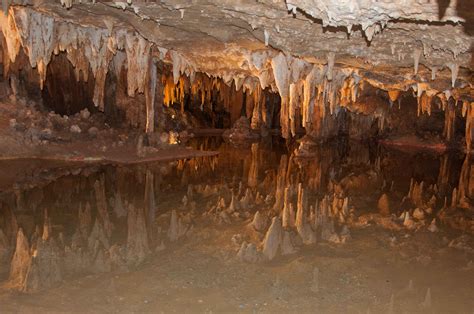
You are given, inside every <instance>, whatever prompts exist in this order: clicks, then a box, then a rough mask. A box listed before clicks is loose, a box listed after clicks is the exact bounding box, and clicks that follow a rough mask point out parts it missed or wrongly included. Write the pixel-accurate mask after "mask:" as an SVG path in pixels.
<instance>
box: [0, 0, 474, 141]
mask: <svg viewBox="0 0 474 314" xmlns="http://www.w3.org/2000/svg"><path fill="white" fill-rule="evenodd" d="M61 5H62V6H61ZM5 9H7V8H5ZM472 12H474V6H473V4H472V3H469V1H467V0H459V1H456V2H455V1H451V2H450V4H448V5H447V6H443V4H442V3H441V4H438V2H437V1H431V2H429V3H426V1H422V0H407V1H404V2H403V3H398V2H394V1H388V0H383V1H377V2H373V1H369V0H358V1H356V0H349V1H344V2H340V1H334V0H318V1H315V0H302V1H298V0H291V1H286V2H285V1H281V2H276V1H263V2H258V3H248V4H244V3H241V2H237V3H236V2H233V1H214V2H213V3H212V4H210V3H207V2H204V1H195V2H193V3H192V4H188V3H184V2H180V1H175V0H166V1H161V2H160V3H156V4H155V3H154V4H150V3H148V2H142V1H138V2H136V1H133V3H130V4H125V3H109V2H100V3H95V2H94V3H92V2H91V3H84V2H82V3H79V2H76V1H62V2H61V3H58V2H53V1H46V2H41V3H36V2H34V3H31V6H23V5H20V4H16V3H15V1H13V3H12V4H11V5H10V7H9V8H8V9H7V10H6V11H5V13H2V14H1V16H0V26H1V29H2V33H3V38H2V48H3V67H4V74H5V75H6V76H8V75H10V76H11V77H14V78H15V79H16V78H17V77H18V75H16V74H18V71H19V69H21V68H24V67H30V68H33V69H35V70H34V72H37V73H36V74H34V73H30V74H31V75H29V76H28V79H26V80H27V81H30V83H31V81H33V82H34V83H35V84H36V85H37V86H38V89H44V88H45V86H46V87H47V88H48V89H51V88H53V87H52V86H54V84H53V85H52V84H51V82H49V83H48V77H49V75H50V71H53V69H54V67H52V66H50V65H51V64H52V62H53V60H54V59H55V58H56V56H57V55H59V54H61V55H62V56H64V55H65V56H66V58H67V61H66V60H62V61H61V62H69V63H70V64H71V65H72V67H73V70H71V72H74V76H75V79H76V80H77V81H81V82H89V83H88V85H87V86H86V87H85V90H86V91H87V92H86V94H87V96H88V97H89V98H90V101H91V102H92V103H93V104H94V105H95V106H96V107H97V108H98V110H100V111H107V107H108V106H110V104H108V102H111V99H112V100H113V101H112V102H113V103H114V105H115V106H117V107H118V108H121V110H122V111H123V112H124V115H125V118H126V119H127V120H129V121H130V124H132V125H134V126H137V127H140V128H143V129H144V130H145V131H146V132H147V133H153V132H154V131H155V129H156V128H157V127H158V128H160V124H161V125H163V124H164V122H163V121H162V120H163V119H164V118H163V117H162V110H161V106H162V105H165V106H170V105H172V104H174V103H179V104H180V105H181V113H183V112H184V111H190V108H199V109H200V111H201V112H206V107H208V109H209V111H211V112H214V114H215V115H216V116H215V117H213V118H212V119H213V123H214V124H215V125H221V126H225V127H230V126H231V124H233V123H234V122H235V121H237V120H238V118H239V117H240V116H241V115H242V114H245V115H246V116H247V118H249V121H250V122H251V127H252V129H255V130H259V129H262V128H263V129H266V128H279V129H280V130H281V135H282V137H284V138H286V139H289V138H292V137H295V136H296V135H297V134H298V133H301V132H305V133H306V134H309V135H311V136H313V137H314V138H320V137H329V136H334V135H337V133H338V130H340V129H341V126H340V123H339V122H338V121H337V118H336V116H338V115H340V112H341V111H344V112H345V111H348V112H350V113H355V114H357V118H355V117H354V118H352V120H353V121H357V122H354V123H358V124H360V126H361V127H363V129H364V130H367V129H368V128H369V126H370V125H371V123H372V122H373V120H377V121H378V122H377V123H378V125H379V129H380V130H383V129H384V127H385V126H386V120H387V107H388V104H389V103H390V104H393V103H396V102H397V101H398V100H399V99H400V97H402V96H401V95H403V94H407V93H413V94H414V95H415V96H416V99H417V107H418V110H417V114H418V115H431V113H432V111H433V109H432V107H433V105H434V106H436V105H437V106H440V107H442V109H443V111H445V112H446V116H447V118H446V122H445V130H444V137H445V139H446V140H448V141H450V140H451V139H452V137H453V131H452V128H453V120H454V118H453V116H455V115H456V113H454V114H453V113H452V110H451V109H450V108H452V106H453V103H454V104H458V105H460V106H462V107H463V109H462V113H461V114H459V113H458V115H461V116H462V117H463V119H465V125H466V126H465V145H466V146H467V148H468V149H470V148H471V146H472V145H471V142H472V140H471V138H472V133H473V131H472V130H473V128H472V120H473V118H472V117H473V113H472V112H473V109H472V107H473V101H474V97H473V95H472V88H471V85H472V74H471V73H470V71H471V70H472V68H473V63H472V60H473V58H472V51H471V50H472V44H473V37H472V34H473V18H474V14H473V13H472ZM97 16H101V17H103V18H100V19H99V18H97ZM63 59H64V58H63ZM54 75H55V74H54V73H52V76H53V77H52V78H51V77H50V78H49V80H50V81H51V80H53V81H54V80H55V79H54ZM62 75H63V74H62ZM10 81H14V79H11V80H10ZM21 81H25V78H22V79H21ZM112 81H113V82H114V84H112V85H113V86H115V87H113V86H111V83H110V82H112ZM21 83H22V82H20V84H21ZM12 84H13V83H12ZM12 89H13V90H14V92H15V90H16V87H13V86H12ZM109 90H113V92H111V93H112V94H114V96H115V97H109V94H110V93H109ZM368 91H370V93H369V92H368ZM375 92H376V93H375ZM271 93H274V94H278V95H279V100H278V101H277V102H274V101H271V100H270V99H269V97H270V96H269V94H271ZM369 94H370V95H369ZM374 94H376V96H377V97H381V98H382V101H379V100H376V99H375V98H373V97H375V95H374ZM106 95H107V97H106ZM369 96H370V97H372V98H367V97H369ZM362 97H365V98H362ZM76 98H77V97H76ZM64 101H65V102H67V101H68V100H67V99H64ZM450 110H451V111H450ZM216 112H225V113H226V114H227V115H228V117H227V118H226V119H227V120H226V121H220V120H219V121H220V122H219V121H217V120H218V114H216ZM448 113H449V114H448ZM361 115H362V116H369V117H370V119H365V120H364V119H360V118H359V117H360V116H361ZM448 116H449V117H448ZM352 133H354V132H352ZM354 135H355V136H358V135H359V134H354Z"/></svg>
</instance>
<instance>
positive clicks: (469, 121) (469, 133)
mask: <svg viewBox="0 0 474 314" xmlns="http://www.w3.org/2000/svg"><path fill="white" fill-rule="evenodd" d="M462 113H463V116H464V117H466V150H467V151H468V152H470V151H471V148H472V138H473V137H474V102H471V103H470V102H468V101H464V102H463V104H462Z"/></svg>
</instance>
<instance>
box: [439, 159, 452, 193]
mask: <svg viewBox="0 0 474 314" xmlns="http://www.w3.org/2000/svg"><path fill="white" fill-rule="evenodd" d="M450 164H451V163H450V156H449V155H443V156H441V160H440V166H439V172H438V183H437V184H438V189H439V191H440V192H441V193H443V194H445V193H446V192H447V187H448V183H449V178H450Z"/></svg>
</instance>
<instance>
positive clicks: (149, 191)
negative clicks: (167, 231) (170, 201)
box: [144, 169, 156, 241]
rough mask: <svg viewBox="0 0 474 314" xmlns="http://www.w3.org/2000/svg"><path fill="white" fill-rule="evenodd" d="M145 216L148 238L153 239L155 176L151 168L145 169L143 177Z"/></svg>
mask: <svg viewBox="0 0 474 314" xmlns="http://www.w3.org/2000/svg"><path fill="white" fill-rule="evenodd" d="M144 203H145V217H146V226H147V229H148V237H149V240H150V241H152V240H153V234H154V232H153V223H154V221H155V216H156V201H155V177H154V174H153V173H152V172H151V170H149V169H147V170H146V178H145V201H144Z"/></svg>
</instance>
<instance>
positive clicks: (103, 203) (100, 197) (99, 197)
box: [94, 175, 113, 238]
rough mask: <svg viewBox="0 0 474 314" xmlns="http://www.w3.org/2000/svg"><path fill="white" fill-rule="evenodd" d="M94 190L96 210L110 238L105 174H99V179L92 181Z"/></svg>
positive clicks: (110, 226)
mask: <svg viewBox="0 0 474 314" xmlns="http://www.w3.org/2000/svg"><path fill="white" fill-rule="evenodd" d="M94 191H95V197H96V202H97V211H98V212H99V216H100V219H101V221H102V223H103V225H104V228H105V232H106V234H107V236H108V237H109V238H110V236H111V235H112V228H113V227H112V222H111V221H110V216H109V211H108V209H107V198H106V196H105V176H104V175H101V176H100V178H99V180H97V181H95V183H94Z"/></svg>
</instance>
